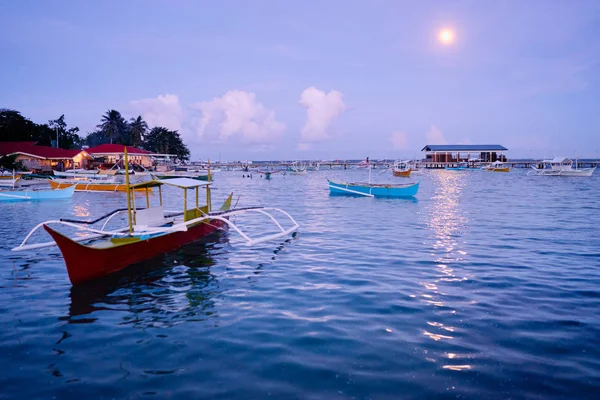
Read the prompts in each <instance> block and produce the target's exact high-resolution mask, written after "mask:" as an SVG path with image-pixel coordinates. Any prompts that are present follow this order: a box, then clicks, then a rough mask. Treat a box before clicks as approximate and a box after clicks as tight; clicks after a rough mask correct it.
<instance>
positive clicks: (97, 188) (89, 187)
mask: <svg viewBox="0 0 600 400" xmlns="http://www.w3.org/2000/svg"><path fill="white" fill-rule="evenodd" d="M72 185H75V191H76V192H127V185H126V184H124V183H110V182H106V183H105V182H89V181H87V182H81V181H79V182H59V181H57V180H51V181H50V186H51V187H52V189H64V188H67V187H70V186H72ZM131 190H134V189H131ZM146 190H149V191H152V188H151V187H149V188H135V191H136V192H145V191H146Z"/></svg>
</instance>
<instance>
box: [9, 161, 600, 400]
mask: <svg viewBox="0 0 600 400" xmlns="http://www.w3.org/2000/svg"><path fill="white" fill-rule="evenodd" d="M242 174H243V173H242V172H222V173H220V174H218V175H217V180H216V182H215V187H216V189H215V196H214V203H215V204H216V203H219V202H220V201H221V200H222V199H223V198H224V197H225V194H226V192H227V191H229V190H230V191H233V192H234V193H235V194H236V195H241V197H240V198H239V204H238V206H252V205H272V206H276V207H281V208H284V209H285V210H287V211H289V212H290V213H291V214H292V215H293V216H294V217H295V218H296V219H297V220H298V222H299V223H300V224H301V230H300V232H299V233H298V235H297V236H296V237H294V238H289V239H288V240H285V241H283V240H282V241H279V242H275V243H269V244H265V245H261V246H259V247H257V248H248V247H246V246H243V244H242V243H241V242H240V240H239V238H237V237H236V236H235V234H234V233H228V234H222V235H217V236H214V237H212V238H211V239H210V240H208V241H206V242H203V243H197V244H194V245H190V246H187V247H185V248H184V249H182V250H181V251H178V252H174V253H170V254H166V255H164V256H163V257H160V258H158V259H155V260H152V261H148V262H145V263H143V264H142V265H140V266H138V267H135V268H132V269H129V270H127V271H125V272H123V273H120V274H117V275H116V276H114V277H112V278H110V279H106V280H102V281H98V282H95V283H93V284H91V285H86V286H85V287H72V286H71V285H70V283H69V281H68V278H67V274H66V270H65V267H64V263H63V261H62V258H61V257H60V255H59V253H58V251H57V250H56V249H54V250H46V251H43V252H39V253H11V252H10V251H9V248H11V247H13V246H15V245H17V244H18V243H19V241H20V240H21V239H22V238H23V237H24V236H25V234H26V233H27V232H28V231H29V229H30V228H32V227H33V226H34V225H35V224H37V223H38V222H41V221H43V220H46V219H48V218H58V217H67V216H79V217H84V218H85V217H90V216H97V215H101V214H103V213H105V212H107V211H109V210H111V209H113V208H118V207H122V206H123V199H124V195H122V194H82V193H76V194H75V196H74V197H73V199H72V200H69V201H55V202H51V203H50V202H47V203H21V204H16V203H15V204H1V205H0V208H1V211H2V219H1V220H0V235H1V236H2V249H1V250H0V257H1V260H2V269H1V270H0V365H2V373H1V374H0V398H2V399H13V398H22V399H49V398H60V399H63V398H78V399H79V398H107V399H108V398H128V399H138V398H172V399H189V398H210V399H220V398H223V399H224V398H243V399H263V398H267V397H271V398H286V399H294V398H298V399H398V398H403V399H413V398H414V399H421V398H461V399H508V398H510V399H554V398H569V399H570V398H573V399H574V398H578V399H581V398H596V396H597V395H598V393H599V391H600V231H599V230H598V227H599V226H600V175H599V174H596V175H595V176H594V177H592V178H580V179H577V178H554V177H530V176H526V175H525V174H524V172H523V171H518V170H514V171H512V172H511V173H508V174H502V173H483V172H479V173H477V172H469V173H462V172H449V171H429V172H426V174H425V175H423V176H421V177H418V178H417V177H416V176H415V177H413V178H412V179H419V180H421V188H420V191H419V193H418V195H417V198H416V199H415V200H394V199H390V200H383V199H368V198H354V197H339V196H330V195H329V192H328V189H327V183H326V180H325V177H326V176H329V177H340V178H343V179H350V180H362V179H366V172H365V171H364V170H357V171H319V172H314V173H310V174H309V175H308V176H286V177H283V176H274V178H273V179H272V180H271V181H267V180H264V179H261V178H259V177H258V176H256V175H255V176H254V177H253V179H248V178H242ZM373 178H374V179H377V180H380V181H385V180H387V181H391V180H395V181H406V180H405V178H394V177H392V176H391V175H390V174H389V173H386V174H379V173H378V172H377V171H374V172H373ZM170 194H172V195H173V196H171V197H170V201H171V203H172V204H173V205H176V204H178V202H179V201H180V198H179V197H178V196H179V194H175V193H170ZM140 199H141V198H140ZM236 199H237V197H236ZM238 222H239V223H240V224H241V225H243V226H248V227H249V229H255V228H256V227H257V224H256V223H249V224H247V225H244V223H243V222H242V221H241V220H238ZM47 239H48V238H47V237H44V234H40V240H47Z"/></svg>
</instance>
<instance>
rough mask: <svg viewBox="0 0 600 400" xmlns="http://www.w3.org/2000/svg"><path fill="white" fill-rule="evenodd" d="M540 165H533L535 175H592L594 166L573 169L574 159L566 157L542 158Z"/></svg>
mask: <svg viewBox="0 0 600 400" xmlns="http://www.w3.org/2000/svg"><path fill="white" fill-rule="evenodd" d="M539 164H540V165H539V166H538V167H536V166H534V165H532V166H531V168H532V169H533V171H530V172H533V173H534V175H543V176H592V174H593V173H594V170H595V169H596V167H594V168H577V166H576V167H575V169H573V161H572V160H571V159H569V158H566V157H556V158H554V159H552V160H542V161H541V162H540V163H539Z"/></svg>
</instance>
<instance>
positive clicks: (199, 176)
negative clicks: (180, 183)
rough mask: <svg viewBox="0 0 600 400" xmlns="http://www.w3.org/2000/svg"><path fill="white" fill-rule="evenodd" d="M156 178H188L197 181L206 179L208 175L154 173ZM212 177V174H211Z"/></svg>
mask: <svg viewBox="0 0 600 400" xmlns="http://www.w3.org/2000/svg"><path fill="white" fill-rule="evenodd" d="M156 178H157V179H174V178H190V179H195V180H197V181H205V182H206V181H208V175H193V174H192V175H190V174H189V173H185V174H167V175H156ZM211 178H212V176H211Z"/></svg>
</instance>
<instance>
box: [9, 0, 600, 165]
mask: <svg viewBox="0 0 600 400" xmlns="http://www.w3.org/2000/svg"><path fill="white" fill-rule="evenodd" d="M443 28H450V29H452V30H453V31H454V32H455V35H456V40H455V42H454V43H452V44H451V45H444V44H442V43H440V42H439V41H438V39H437V36H438V33H439V31H440V30H441V29H443ZM0 54H2V57H1V60H2V61H1V62H0V77H1V78H0V107H7V108H13V109H17V110H19V111H21V112H22V113H23V114H24V115H25V116H27V117H29V118H31V119H32V120H34V121H36V122H45V121H46V120H48V119H51V118H56V117H58V116H60V115H61V114H63V113H64V114H65V115H66V118H67V122H68V123H69V124H70V125H77V126H79V127H80V128H81V129H82V131H83V132H84V133H85V132H89V131H90V130H92V129H94V127H95V125H96V124H98V123H99V120H100V117H101V115H102V114H103V113H104V112H106V110H108V109H109V108H114V109H117V110H119V111H121V112H122V113H123V115H124V116H126V117H132V116H137V115H138V114H141V115H142V116H143V117H144V118H146V120H147V121H148V122H149V123H150V124H151V125H163V126H166V127H169V128H172V129H178V130H179V131H180V132H181V133H182V135H183V137H184V140H185V142H186V143H187V144H188V145H189V147H190V148H191V150H192V156H193V158H194V159H196V158H200V157H201V158H207V157H210V158H212V159H216V158H218V157H219V155H220V156H221V158H222V159H223V160H226V159H227V160H234V159H235V160H237V159H255V160H256V159H298V158H317V159H335V158H364V157H366V156H370V157H371V158H383V157H385V158H404V157H415V156H419V154H420V150H421V148H422V147H423V146H424V145H425V144H442V143H482V144H487V143H497V144H502V145H504V146H506V147H508V148H509V153H508V155H509V157H529V156H533V157H544V156H554V155H565V156H572V157H574V156H575V155H578V156H580V157H585V156H587V157H598V156H599V155H600V112H599V110H598V109H599V105H600V1H597V0H593V1H585V0H577V1H562V0H527V1H492V0H481V1H418V2H416V1H379V0H371V1H347V0H344V1H341V0H326V1H311V0H304V1H258V0H253V1H241V0H238V1H227V0H224V1H219V2H209V1H204V2H201V1H177V0H174V1H169V2H168V1H152V0H150V1H132V0H128V1H109V0H103V1H98V2H89V1H59V0H56V1H41V0H40V1H3V2H0Z"/></svg>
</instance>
